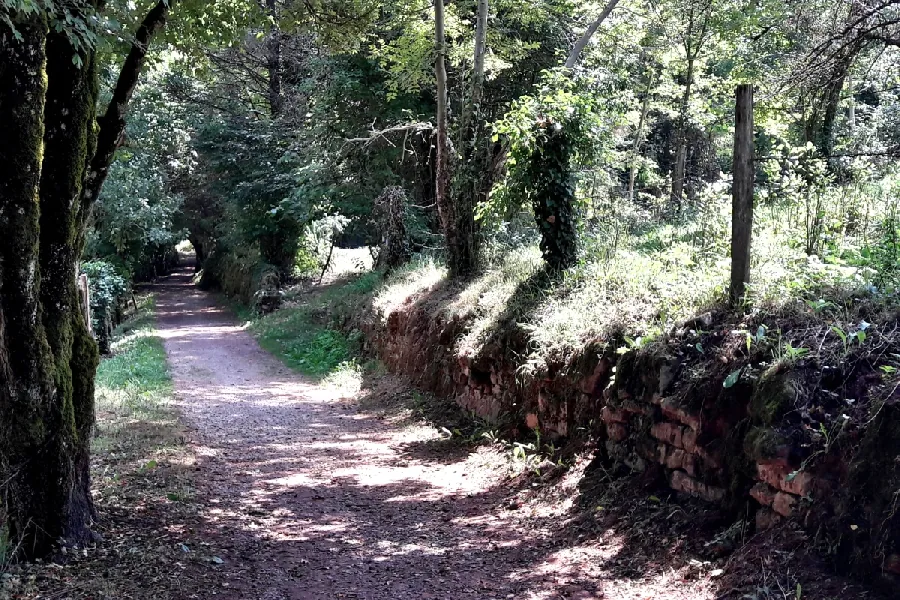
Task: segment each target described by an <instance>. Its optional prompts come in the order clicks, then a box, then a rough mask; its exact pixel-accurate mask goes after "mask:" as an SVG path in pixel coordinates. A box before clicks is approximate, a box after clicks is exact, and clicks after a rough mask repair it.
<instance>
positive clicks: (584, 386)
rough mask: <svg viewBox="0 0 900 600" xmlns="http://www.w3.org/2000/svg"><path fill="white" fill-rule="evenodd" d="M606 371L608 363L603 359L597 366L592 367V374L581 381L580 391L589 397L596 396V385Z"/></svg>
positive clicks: (597, 390)
mask: <svg viewBox="0 0 900 600" xmlns="http://www.w3.org/2000/svg"><path fill="white" fill-rule="evenodd" d="M608 371H609V361H608V360H607V359H605V358H601V359H600V362H598V363H597V366H596V367H594V371H593V373H591V374H590V375H589V376H588V377H585V378H584V379H582V380H581V391H582V392H584V393H585V394H590V395H594V394H597V393H598V392H599V391H600V390H599V389H597V388H598V384H599V383H600V381H601V380H602V378H603V376H604V375H606V373H607V372H608Z"/></svg>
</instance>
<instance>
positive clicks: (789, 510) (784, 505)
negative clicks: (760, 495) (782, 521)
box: [772, 492, 797, 517]
mask: <svg viewBox="0 0 900 600" xmlns="http://www.w3.org/2000/svg"><path fill="white" fill-rule="evenodd" d="M796 503H797V497H796V496H793V495H791V494H786V493H785V492H778V493H777V494H775V500H774V501H773V502H772V510H774V511H775V512H777V513H778V514H779V515H781V516H782V517H790V516H791V515H792V514H794V505H795V504H796Z"/></svg>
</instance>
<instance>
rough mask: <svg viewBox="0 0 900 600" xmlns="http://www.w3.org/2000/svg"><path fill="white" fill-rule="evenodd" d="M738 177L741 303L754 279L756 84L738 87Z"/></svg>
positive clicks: (734, 264) (736, 268)
mask: <svg viewBox="0 0 900 600" xmlns="http://www.w3.org/2000/svg"><path fill="white" fill-rule="evenodd" d="M732 174H733V177H734V180H733V183H732V186H731V294H730V296H731V304H732V306H737V305H738V304H739V303H740V302H741V300H742V299H743V297H744V292H745V290H746V286H747V283H749V282H750V238H751V234H752V231H753V86H752V85H749V84H742V85H739V86H738V87H737V91H736V93H735V107H734V166H733V169H732Z"/></svg>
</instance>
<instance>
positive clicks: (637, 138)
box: [628, 75, 653, 202]
mask: <svg viewBox="0 0 900 600" xmlns="http://www.w3.org/2000/svg"><path fill="white" fill-rule="evenodd" d="M652 88H653V76H652V75H651V76H650V80H649V81H648V82H647V92H646V93H645V94H644V101H643V102H642V103H641V118H640V119H639V120H638V126H637V131H636V132H635V133H634V144H632V147H631V168H630V169H629V172H628V201H629V202H631V201H633V200H634V180H635V179H636V178H637V159H638V156H640V151H641V143H642V142H643V141H644V123H645V122H646V121H647V113H648V112H649V111H650V90H651V89H652Z"/></svg>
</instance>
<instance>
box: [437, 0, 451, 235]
mask: <svg viewBox="0 0 900 600" xmlns="http://www.w3.org/2000/svg"><path fill="white" fill-rule="evenodd" d="M434 36H435V60H434V75H435V81H436V82H437V115H436V120H437V140H436V142H437V148H436V157H435V189H434V196H435V200H436V201H437V208H438V211H439V213H440V217H441V224H442V225H443V227H444V230H446V229H447V227H448V218H449V216H450V210H449V209H450V207H449V202H448V200H449V191H450V190H449V183H450V173H449V166H450V165H449V160H450V140H449V137H448V132H447V126H448V124H447V120H448V115H447V65H446V62H445V56H444V55H445V53H446V43H447V42H446V34H445V32H444V0H434Z"/></svg>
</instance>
